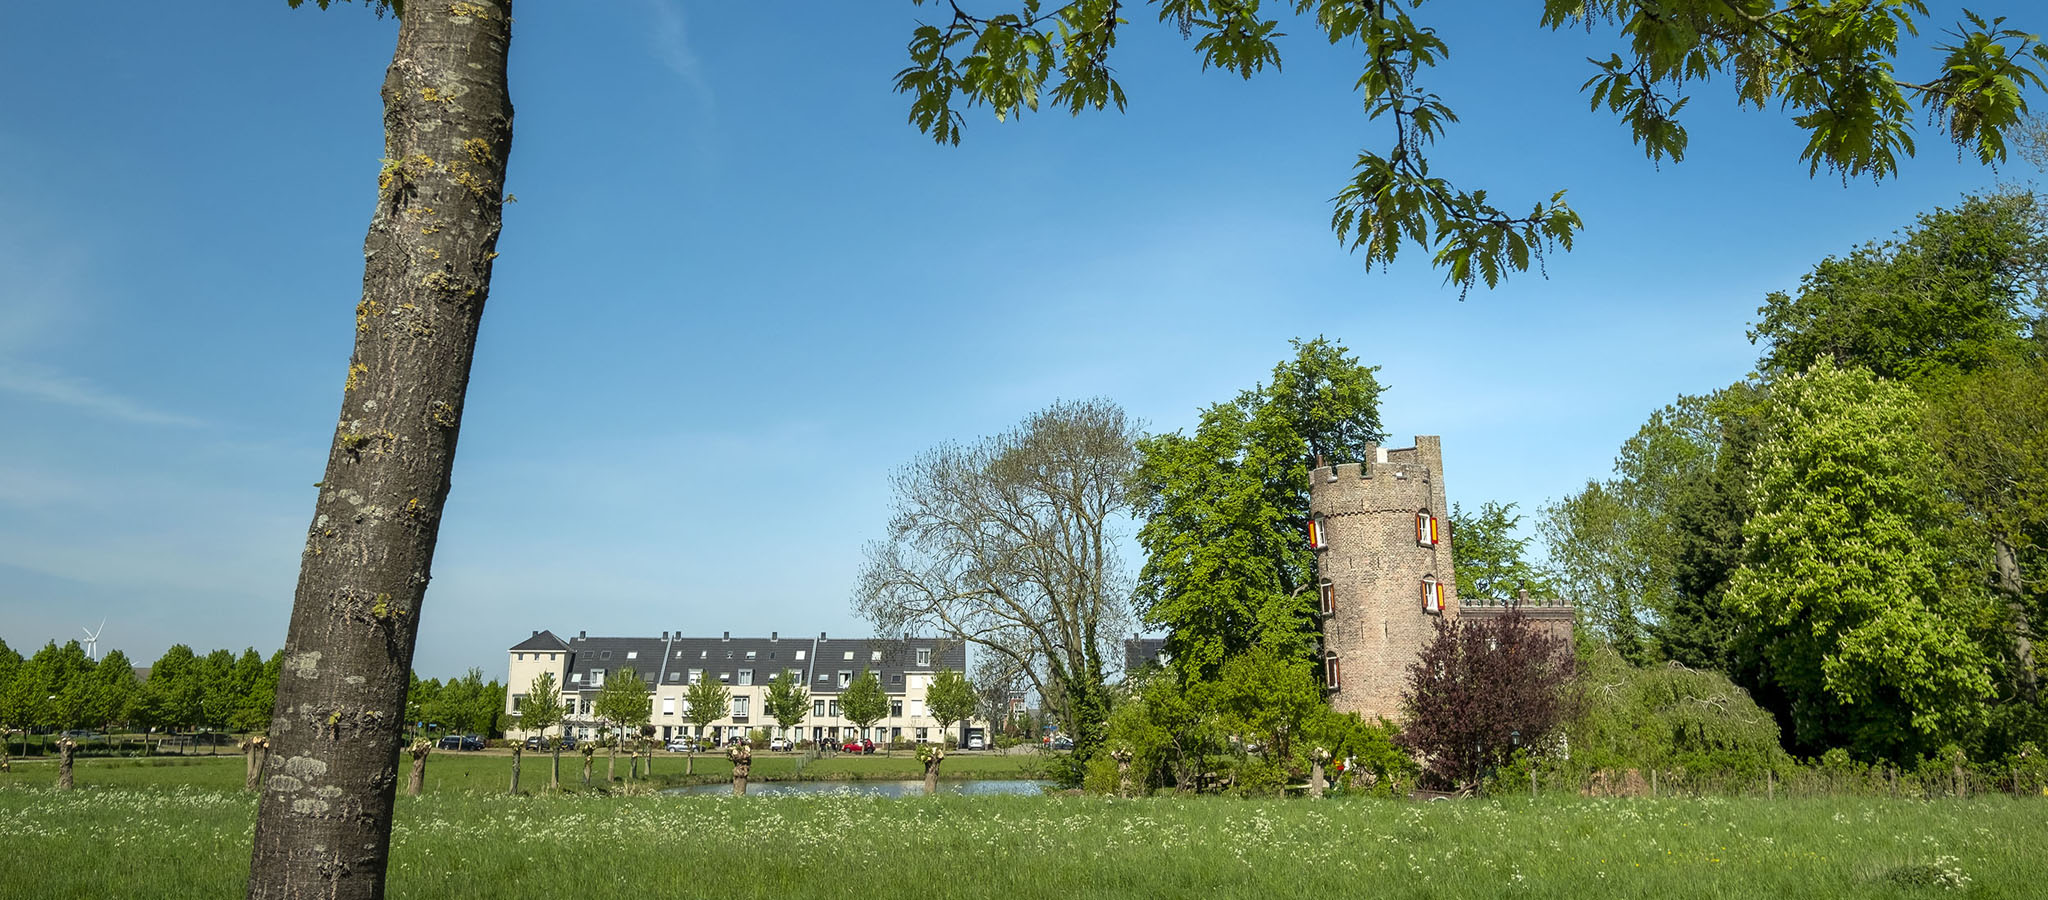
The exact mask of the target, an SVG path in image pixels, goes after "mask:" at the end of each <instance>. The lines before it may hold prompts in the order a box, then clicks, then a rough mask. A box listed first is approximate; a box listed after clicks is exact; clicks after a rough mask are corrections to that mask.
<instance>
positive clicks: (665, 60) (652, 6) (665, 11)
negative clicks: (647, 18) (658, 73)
mask: <svg viewBox="0 0 2048 900" xmlns="http://www.w3.org/2000/svg"><path fill="white" fill-rule="evenodd" d="M647 8H648V11H649V12H651V13H652V14H653V15H654V30H653V31H652V32H651V33H650V34H649V37H650V39H651V40H652V41H653V44H654V57H655V59H658V60H660V61H661V64H662V65H663V66H666V67H667V68H668V70H669V71H671V72H674V73H676V76H677V77H679V78H681V79H682V80H683V83H684V84H687V85H689V86H690V90H691V91H692V92H693V93H695V94H696V95H697V99H698V100H699V101H701V102H703V104H704V105H705V107H706V108H709V107H710V106H711V103H712V94H711V83H710V82H709V81H706V80H705V78H704V61H703V59H702V58H701V57H699V56H698V55H697V51H696V50H694V49H692V48H691V47H690V24H689V21H688V20H687V19H685V18H684V17H683V6H682V3H680V2H679V0H647Z"/></svg>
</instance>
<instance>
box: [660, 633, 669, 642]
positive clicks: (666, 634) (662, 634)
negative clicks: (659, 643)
mask: <svg viewBox="0 0 2048 900" xmlns="http://www.w3.org/2000/svg"><path fill="white" fill-rule="evenodd" d="M661 639H662V640H664V641H665V640H668V632H666V631H664V632H662V633H661Z"/></svg>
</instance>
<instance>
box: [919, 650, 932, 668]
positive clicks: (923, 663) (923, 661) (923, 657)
mask: <svg viewBox="0 0 2048 900" xmlns="http://www.w3.org/2000/svg"><path fill="white" fill-rule="evenodd" d="M931 664H932V648H930V647H919V648H917V665H918V667H919V668H924V667H927V666H930V665H931Z"/></svg>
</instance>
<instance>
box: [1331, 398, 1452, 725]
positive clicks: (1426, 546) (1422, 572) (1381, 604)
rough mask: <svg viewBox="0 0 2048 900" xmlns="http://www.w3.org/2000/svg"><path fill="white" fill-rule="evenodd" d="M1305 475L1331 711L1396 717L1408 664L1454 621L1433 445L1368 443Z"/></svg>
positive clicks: (1438, 457) (1439, 459)
mask: <svg viewBox="0 0 2048 900" xmlns="http://www.w3.org/2000/svg"><path fill="white" fill-rule="evenodd" d="M1309 478H1310V486H1309V501H1308V506H1309V511H1310V514H1311V516H1312V517H1313V521H1314V524H1313V525H1312V526H1311V528H1310V533H1309V540H1310V543H1311V544H1313V545H1315V547H1316V575H1317V577H1318V579H1319V580H1320V582H1321V584H1320V588H1321V593H1322V598H1321V612H1322V624H1323V660H1324V664H1325V677H1326V679H1327V681H1328V684H1329V687H1330V706H1331V708H1333V709H1335V710H1337V711H1338V712H1356V713H1359V714H1360V715H1362V716H1364V717H1365V718H1366V719H1367V720H1368V721H1369V720H1371V719H1372V718H1373V717H1375V716H1385V717H1387V718H1388V719H1392V720H1395V721H1399V720H1400V719H1401V717H1402V712H1401V694H1402V691H1403V688H1404V687H1405V685H1406V684H1407V678H1408V666H1409V664H1411V663H1413V662H1414V661H1415V658H1416V657H1417V655H1419V654H1420V653H1421V652H1422V648H1423V646H1424V645H1425V644H1427V643H1428V642H1429V640H1430V639H1431V638H1432V637H1433V636H1434V635H1435V633H1436V627H1435V625H1436V620H1437V619H1438V618H1439V617H1442V616H1450V617H1453V618H1455V617H1456V616H1457V615H1458V581H1457V577H1456V575H1455V573H1454V572H1453V570H1452V568H1451V565H1452V564H1451V541H1450V528H1449V515H1450V507H1449V504H1448V502H1447V501H1446V499H1445V496H1444V479H1443V449H1442V445H1441V442H1440V441H1439V439H1438V438H1437V437H1436V436H1434V435H1417V436H1416V438H1415V446H1413V447H1410V448H1407V449H1399V450H1390V449H1387V448H1384V447H1378V446H1372V447H1369V448H1368V451H1367V453H1366V458H1365V460H1364V461H1362V462H1356V463H1340V464H1337V465H1334V466H1325V467H1322V468H1318V469H1315V470H1314V471H1312V472H1311V473H1310V475H1309Z"/></svg>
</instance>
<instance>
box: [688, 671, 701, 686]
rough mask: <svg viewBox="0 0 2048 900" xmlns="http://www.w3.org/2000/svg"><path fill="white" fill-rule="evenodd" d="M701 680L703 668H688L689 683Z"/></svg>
mask: <svg viewBox="0 0 2048 900" xmlns="http://www.w3.org/2000/svg"><path fill="white" fill-rule="evenodd" d="M703 680H704V670H703V669H691V670H690V683H691V684H696V683H697V682H699V681H703Z"/></svg>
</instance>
